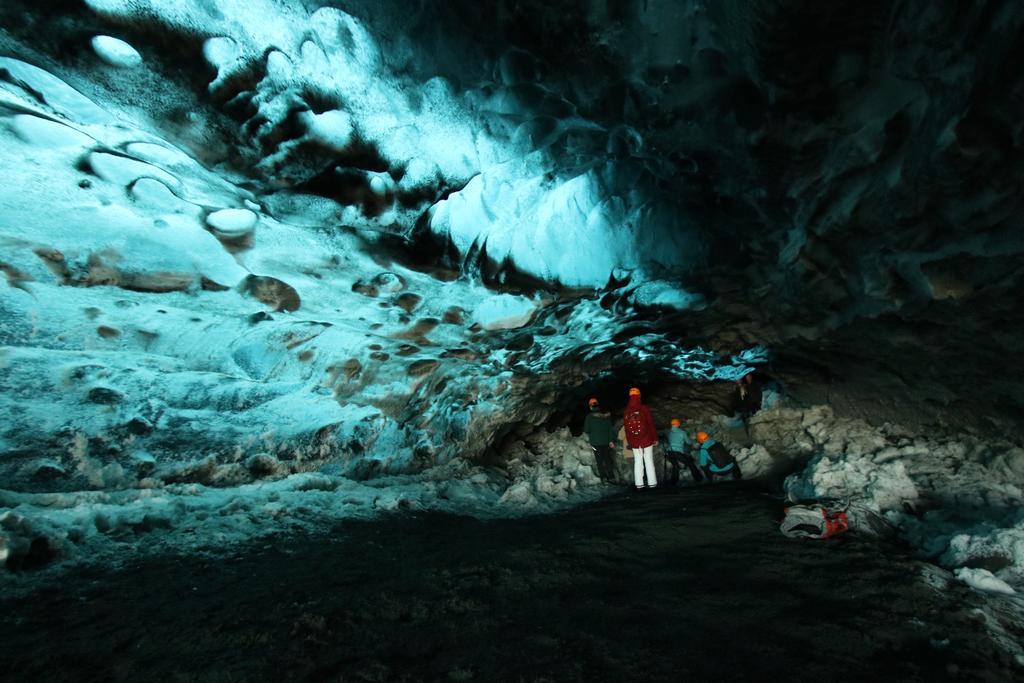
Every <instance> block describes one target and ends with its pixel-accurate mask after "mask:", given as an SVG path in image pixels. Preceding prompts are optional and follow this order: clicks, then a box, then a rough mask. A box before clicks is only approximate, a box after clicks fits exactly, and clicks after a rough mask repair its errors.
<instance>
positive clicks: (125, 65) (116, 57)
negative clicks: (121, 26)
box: [92, 36, 142, 69]
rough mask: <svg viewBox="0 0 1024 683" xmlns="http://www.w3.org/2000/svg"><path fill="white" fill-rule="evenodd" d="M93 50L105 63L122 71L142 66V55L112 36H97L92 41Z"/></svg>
mask: <svg viewBox="0 0 1024 683" xmlns="http://www.w3.org/2000/svg"><path fill="white" fill-rule="evenodd" d="M92 49H93V50H95V51H96V54H97V55H98V56H99V58H100V59H102V60H103V61H104V62H106V63H107V64H109V65H110V66H116V67H119V68H121V69H134V68H135V67H137V66H139V65H140V64H142V55H140V54H139V52H138V51H137V50H136V49H135V48H134V47H132V46H131V45H129V44H128V43H126V42H124V41H123V40H119V39H117V38H112V37H111V36H96V37H95V38H93V39H92Z"/></svg>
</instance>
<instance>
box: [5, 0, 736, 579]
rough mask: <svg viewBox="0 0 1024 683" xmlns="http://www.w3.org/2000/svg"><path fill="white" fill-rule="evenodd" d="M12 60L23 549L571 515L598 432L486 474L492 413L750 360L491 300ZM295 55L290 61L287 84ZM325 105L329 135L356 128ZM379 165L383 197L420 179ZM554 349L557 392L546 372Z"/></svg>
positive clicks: (600, 314)
mask: <svg viewBox="0 0 1024 683" xmlns="http://www.w3.org/2000/svg"><path fill="white" fill-rule="evenodd" d="M109 7H113V5H110V6H109ZM182 11H184V12H188V11H191V10H189V9H188V8H182ZM336 20H337V17H336V18H335V19H332V20H331V21H332V22H333V21H336ZM333 25H335V27H336V24H333ZM239 40H240V39H239ZM346 44H347V43H346ZM359 44H361V43H359V42H358V41H356V43H355V44H353V45H355V47H358V45H359ZM215 45H217V47H216V49H215V48H214V47H209V46H208V50H207V52H208V53H216V55H220V56H223V55H224V54H226V52H225V50H226V48H227V47H229V46H228V45H227V44H225V43H219V44H215ZM364 47H365V48H366V49H367V50H369V49H370V47H368V46H366V45H364ZM351 49H355V48H354V47H353V46H352V45H349V46H348V47H346V48H345V50H346V51H348V52H346V54H350V53H351ZM359 49H362V48H359ZM357 51H358V50H357ZM360 54H362V53H360ZM363 57H364V58H365V59H368V60H369V62H368V63H373V59H372V55H369V54H364V55H363ZM4 64H5V65H6V67H5V68H6V69H7V72H8V73H9V74H14V75H16V76H17V77H16V78H14V79H13V80H12V79H8V80H7V81H4V82H3V83H2V84H0V85H2V94H3V96H4V97H5V98H6V99H7V101H9V102H12V103H14V104H16V105H17V106H16V108H15V109H14V110H13V111H15V112H16V113H13V114H10V115H5V117H4V119H3V122H4V126H3V128H2V129H0V135H2V136H3V140H4V142H5V144H4V145H2V146H0V161H2V163H3V165H4V167H5V168H6V169H9V170H10V172H9V173H8V175H7V177H6V182H5V185H4V187H3V190H2V193H3V194H2V200H3V206H4V210H3V212H2V213H0V242H2V244H3V267H4V270H3V272H4V274H5V276H6V277H5V280H4V283H3V284H2V285H0V287H2V289H0V416H2V427H0V453H2V454H3V455H2V459H0V473H2V479H3V482H4V485H3V489H2V491H0V507H3V508H4V510H5V512H4V517H3V521H2V522H0V539H2V545H3V552H4V553H5V554H6V555H7V556H8V559H10V560H11V562H12V563H13V564H14V565H16V564H17V563H18V562H19V561H20V560H21V558H23V557H24V556H25V555H26V553H29V552H31V547H32V542H33V540H34V539H45V542H46V543H47V544H49V547H50V548H51V550H54V551H55V552H56V553H57V555H58V556H59V557H60V558H63V559H85V558H88V557H90V556H93V555H95V556H97V557H107V556H108V555H106V554H105V553H113V551H114V549H115V548H116V547H117V546H116V543H117V541H118V540H119V539H124V538H131V539H134V540H136V541H138V542H139V544H140V545H141V546H148V545H152V547H153V548H154V549H167V548H171V547H178V546H180V547H185V548H193V547H194V548H199V547H209V546H211V545H213V546H216V545H218V544H221V543H231V542H235V541H239V540H243V539H247V538H252V537H253V536H255V535H258V534H259V533H262V531H261V530H265V529H268V528H270V527H273V528H286V527H287V526H288V525H290V524H292V523H295V524H299V525H312V524H315V523H320V522H325V523H326V521H329V520H330V519H335V518H337V517H339V516H345V515H348V514H370V513H372V512H373V511H380V510H388V509H394V508H399V507H422V508H431V509H447V510H465V511H471V512H474V513H475V514H482V515H484V514H499V513H500V514H505V513H508V514H515V513H516V512H517V511H522V510H535V511H544V510H550V509H554V507H557V506H558V505H562V504H565V503H566V502H568V501H570V500H578V499H586V496H587V495H591V494H589V493H586V492H585V490H589V487H591V485H593V484H594V483H595V478H594V476H593V473H592V471H591V470H590V461H589V460H588V458H591V457H592V456H591V455H590V450H589V449H588V448H586V447H585V446H584V445H581V444H580V443H578V442H575V441H574V442H572V443H571V444H570V445H569V446H560V445H558V444H557V443H556V441H557V439H554V438H552V440H551V441H550V442H544V443H535V444H533V445H531V447H530V448H528V449H523V450H522V452H521V453H519V454H518V455H513V456H510V459H509V463H510V464H509V466H508V468H507V469H506V470H503V471H498V472H494V471H489V470H484V469H481V468H480V466H479V465H477V464H474V463H476V462H477V459H478V458H479V457H480V456H481V455H482V454H484V453H485V452H487V449H488V448H489V447H491V445H492V440H494V439H495V434H496V433H498V432H499V431H501V432H502V433H505V432H507V431H508V429H509V427H510V425H517V424H518V425H526V427H527V429H526V432H531V431H533V430H534V429H536V427H535V425H540V424H542V423H543V422H544V421H545V420H546V419H547V418H548V416H549V415H550V413H551V411H552V409H553V406H554V405H558V404H563V403H566V402H571V401H573V400H574V397H573V395H572V392H573V391H575V389H574V387H576V386H578V385H580V384H581V383H583V382H584V381H586V379H587V378H588V377H589V376H599V375H601V374H602V373H605V372H607V371H608V370H609V368H611V367H615V366H617V365H619V364H623V363H627V364H629V363H643V364H645V365H647V366H650V367H657V366H658V365H659V364H660V365H662V366H664V371H665V372H668V373H672V374H674V375H675V376H678V377H700V378H702V379H707V378H714V377H717V376H726V375H730V374H732V373H735V372H737V371H738V368H739V367H740V365H741V364H737V363H736V362H735V361H734V360H733V359H731V358H729V357H727V356H720V355H718V354H714V353H711V352H707V351H703V350H700V349H690V348H686V347H682V346H679V345H673V344H669V345H667V346H666V345H664V344H660V345H659V346H658V349H659V351H658V353H651V352H649V351H644V355H643V357H640V356H638V355H637V352H636V349H633V348H624V347H623V346H622V345H621V344H617V343H616V342H615V341H614V337H615V334H616V333H617V332H618V331H619V330H621V329H622V327H623V325H624V323H623V322H622V321H621V320H620V319H619V318H618V317H617V316H616V314H615V313H613V312H612V311H609V310H608V309H607V308H605V307H603V306H601V305H600V302H599V299H598V297H597V296H596V295H595V296H589V297H582V298H580V297H579V296H578V295H573V296H571V297H563V296H562V295H560V294H558V293H551V292H548V293H538V294H537V295H535V296H533V297H527V296H519V295H513V294H496V293H495V292H494V291H493V290H489V289H487V288H485V287H483V286H482V285H481V284H479V283H478V282H476V281H474V280H473V279H472V278H469V277H463V278H460V279H456V280H451V279H450V278H437V277H434V276H433V275H431V274H429V273H424V272H420V271H417V270H413V269H411V268H408V267H406V266H403V265H402V264H401V263H400V262H392V261H391V260H390V259H388V258H387V257H386V256H383V254H384V253H385V252H384V250H383V249H380V248H378V245H377V243H376V242H375V234H376V233H374V232H369V233H360V232H357V231H352V230H344V231H342V230H337V229H335V228H336V225H335V224H334V223H333V222H331V220H329V219H325V218H324V217H325V216H329V215H330V210H328V211H327V212H325V213H324V214H318V213H316V211H318V210H319V208H317V207H319V206H320V205H319V204H317V200H316V199H312V198H311V199H295V200H294V201H292V200H289V201H292V203H291V206H292V210H291V211H290V212H286V213H285V214H284V215H283V216H279V215H276V214H275V213H274V212H273V211H271V210H268V209H267V208H266V207H268V206H271V205H275V204H274V201H273V200H272V198H270V197H269V196H268V194H265V193H266V192H269V193H271V194H274V193H276V190H274V189H273V188H271V189H269V190H268V189H264V190H263V191H261V192H257V191H253V190H252V189H249V188H251V187H252V185H251V184H246V185H245V186H243V183H242V181H241V179H240V178H238V177H237V176H235V175H233V174H232V173H230V172H227V171H224V170H223V169H213V168H210V167H208V166H207V165H205V164H204V163H203V162H202V161H201V160H200V159H199V158H197V156H196V154H197V152H196V151H195V150H194V149H192V148H189V147H182V146H179V145H178V144H176V141H175V140H174V139H172V138H170V136H169V134H168V132H167V131H164V130H161V129H159V128H157V127H155V126H154V125H153V122H152V121H150V120H149V119H147V118H146V117H144V116H139V115H138V112H137V111H135V110H133V109H131V108H122V109H117V108H116V107H114V111H109V112H108V111H106V110H105V109H104V108H102V107H100V106H98V105H94V104H93V103H92V102H91V101H90V100H89V99H88V98H86V97H85V96H84V95H81V94H80V93H78V92H77V91H75V90H74V89H72V88H71V87H70V86H68V85H66V84H65V83H63V82H62V81H60V80H59V79H56V78H55V77H53V76H52V75H50V74H47V73H46V72H44V71H41V70H39V69H36V68H35V67H30V66H28V65H27V64H23V63H20V62H17V61H15V60H6V61H5V62H4ZM350 66H351V65H350ZM140 68H145V65H143V66H142V67H140ZM290 68H291V67H290V66H289V62H288V60H285V59H284V58H283V57H281V58H276V61H274V63H273V68H272V71H273V72H274V74H278V76H280V78H282V79H285V80H284V81H281V83H291V81H289V80H287V78H286V77H285V76H284V75H281V74H283V73H285V72H287V71H288V70H289V69H290ZM352 68H355V67H352ZM278 72H280V73H278ZM119 73H120V72H119ZM270 76H273V74H270ZM270 76H268V77H270ZM368 77H369V76H367V78H368ZM289 78H290V77H289ZM437 92H438V93H439V94H438V95H437V96H438V97H442V96H443V97H444V98H450V97H451V94H450V93H448V94H445V92H446V91H445V90H444V89H443V88H441V89H439V90H437ZM362 95H365V96H369V95H372V93H366V92H364V93H362ZM271 99H273V98H271ZM269 102H270V100H268V104H267V106H268V107H271V106H272V105H271V104H270V103H269ZM105 106H111V107H113V105H111V104H110V103H105ZM434 115H435V114H430V116H434ZM321 116H322V117H323V118H322V119H319V120H318V121H317V122H316V126H314V129H315V130H314V132H316V131H318V132H317V135H320V136H321V137H323V136H324V135H326V132H325V130H326V129H324V128H323V127H324V126H326V127H329V128H330V129H331V130H333V131H335V132H344V131H343V129H344V127H345V125H347V124H346V119H345V118H344V117H340V116H327V115H326V114H324V115H321ZM410 116H418V114H417V115H413V114H410ZM437 116H441V115H440V114H437ZM115 121H116V122H117V123H114V122H115ZM444 121H445V123H444V125H448V123H450V121H449V120H448V119H447V118H445V119H444ZM436 123H437V125H441V124H442V122H441V120H440V119H438V120H437V121H436ZM395 125H398V124H397V123H396V124H395ZM455 125H459V124H458V123H457V121H456V124H455ZM317 126H319V127H320V128H317ZM361 130H363V134H366V131H365V129H361ZM388 130H391V129H389V128H386V127H385V128H382V129H381V131H382V132H381V135H382V136H384V137H387V135H386V131H388ZM432 134H433V133H432ZM381 140H383V138H381ZM335 142H337V143H338V144H341V143H342V142H343V141H342V140H341V138H336V139H335ZM414 148H415V149H418V147H417V146H416V145H412V146H411V147H409V148H408V149H409V150H413V149H414ZM448 151H451V150H450V149H449V150H448ZM417 153H418V152H417ZM442 160H443V158H442ZM460 163H461V162H460ZM432 172H433V171H424V173H428V174H429V173H432ZM360 177H362V178H363V179H364V180H365V182H366V187H367V189H368V191H370V192H371V193H372V194H373V195H374V196H376V197H389V196H390V195H391V193H393V192H395V191H396V190H395V188H396V184H395V183H396V182H398V184H399V185H400V184H401V182H402V181H396V180H395V179H394V178H393V177H392V176H391V175H389V174H387V173H382V172H377V171H366V172H365V174H364V175H363V176H360ZM321 199H322V198H321ZM324 201H328V200H324ZM296 219H298V220H296ZM366 220H367V221H369V220H371V219H370V218H366ZM372 220H375V221H377V223H378V226H379V222H380V221H381V220H383V218H374V219H372ZM541 332H543V334H541ZM584 358H587V359H589V360H588V362H587V365H586V368H585V369H584V368H583V367H582V366H580V364H579V362H580V360H582V359H584ZM687 359H688V360H689V361H690V363H689V365H687V363H686V362H682V363H681V362H680V361H681V360H687ZM568 367H575V368H576V370H574V371H573V372H571V373H570V372H567V370H566V368H568ZM554 368H560V372H559V373H558V375H557V377H558V382H559V388H560V391H559V395H554V396H553V395H552V394H551V391H550V386H549V383H546V382H544V381H540V382H538V381H536V378H538V377H555V376H556V375H555V374H553V369H554ZM559 438H563V440H564V435H563V437H559ZM545 458H549V460H545ZM594 490H595V491H599V490H600V489H594ZM12 558H13V559H12Z"/></svg>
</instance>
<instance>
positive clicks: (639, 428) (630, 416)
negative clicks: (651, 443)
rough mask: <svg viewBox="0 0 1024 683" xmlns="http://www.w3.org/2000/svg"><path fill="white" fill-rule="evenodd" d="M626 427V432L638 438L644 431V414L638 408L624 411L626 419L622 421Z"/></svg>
mask: <svg viewBox="0 0 1024 683" xmlns="http://www.w3.org/2000/svg"><path fill="white" fill-rule="evenodd" d="M623 424H624V425H625V427H626V434H627V435H629V436H632V437H634V438H636V439H639V438H640V436H641V435H642V434H643V433H644V414H643V413H642V412H640V411H639V410H634V411H633V412H631V413H626V419H625V420H624V421H623Z"/></svg>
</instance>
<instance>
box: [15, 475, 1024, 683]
mask: <svg viewBox="0 0 1024 683" xmlns="http://www.w3.org/2000/svg"><path fill="white" fill-rule="evenodd" d="M780 510H781V505H780V503H779V501H778V500H777V499H776V498H774V497H772V496H770V495H766V494H765V493H764V492H763V491H762V489H761V488H759V487H758V486H757V485H756V484H752V483H747V482H744V483H739V484H736V483H725V484H721V485H716V486H714V487H702V488H679V489H671V490H663V491H661V492H657V493H646V494H637V493H634V492H628V493H626V492H624V493H622V494H615V495H612V496H610V497H608V498H605V499H603V500H600V501H598V502H595V503H591V504H587V505H585V506H581V507H579V508H576V509H573V510H571V511H568V512H565V513H562V514H557V515H549V516H533V517H527V518H520V519H511V520H496V521H495V520H492V521H479V520H475V519H472V518H468V517H459V516H451V515H442V514H434V513H398V514H394V515H390V516H386V517H384V518H382V519H379V520H375V521H354V520H353V521H345V522H342V523H341V524H340V525H339V526H337V527H336V528H335V529H334V530H333V532H332V533H331V534H330V535H327V536H324V535H306V536H300V537H288V538H284V537H279V538H277V539H270V540H264V541H263V542H262V544H261V545H258V546H253V547H251V548H249V549H248V550H245V551H242V552H238V553H237V554H230V555H227V556H225V557H224V558H222V559H220V560H209V559H190V558H188V557H182V556H170V557H164V558H160V559H150V560H145V561H143V562H141V563H139V564H136V565H133V566H129V567H128V568H126V569H124V570H119V571H109V570H101V569H94V570H90V571H82V570H79V571H78V572H77V573H75V574H73V575H68V576H66V577H65V579H64V580H62V581H61V582H59V584H54V585H51V586H50V587H48V588H40V589H37V590H36V591H34V592H31V593H27V594H23V595H20V596H18V597H10V596H8V597H7V598H0V678H3V679H4V680H9V681H13V680H33V681H35V680H197V681H227V680H256V679H263V680H269V679H274V680H281V679H288V680H311V681H318V680H338V681H406V680H409V681H414V680H456V681H457V680H488V681H494V680H511V681H567V680H587V681H595V680H609V681H611V680H619V681H621V680H633V679H637V678H641V679H644V680H687V679H698V680H746V679H753V678H754V677H758V678H767V677H773V676H778V677H785V679H786V680H794V681H799V680H808V681H810V680H822V679H826V678H827V679H834V680H867V679H869V678H874V679H882V680H903V681H908V680H922V681H924V680H927V681H935V680H944V679H956V680H992V681H996V680H1010V679H1011V678H1013V677H1014V676H1015V675H1019V673H1020V671H1019V669H1015V667H1017V666H1019V665H1018V664H1016V663H1015V661H1014V658H1013V657H1012V655H1010V654H1007V653H1006V649H1005V648H1004V647H1001V646H1000V645H999V644H998V643H997V642H996V640H995V639H993V637H992V633H993V624H994V622H993V620H995V622H998V624H999V626H998V627H997V629H996V630H999V631H1000V633H1001V635H1002V637H1003V638H1005V639H1010V640H1019V639H1020V638H1021V637H1024V628H1022V626H1021V624H1020V622H1017V621H1015V620H1014V619H1012V618H1010V617H1009V616H1008V614H1009V611H1008V610H1009V608H1010V606H1011V605H1010V604H1009V603H1005V602H1003V603H1000V601H1001V600H1006V599H1004V598H984V597H982V596H981V595H980V594H978V593H975V592H973V591H971V590H970V589H969V588H967V587H965V586H963V585H960V584H956V583H952V582H948V581H947V580H946V579H945V578H943V574H944V572H943V570H940V569H938V568H936V567H934V566H932V565H928V564H925V563H923V562H920V561H918V560H915V559H912V558H911V557H910V556H909V555H908V554H907V553H906V552H905V551H904V550H903V549H902V548H901V547H899V546H896V545H890V544H880V543H879V542H877V541H874V540H870V541H869V540H864V539H858V538H855V537H846V538H842V539H838V540H832V541H826V542H815V541H794V540H790V539H786V538H784V537H783V536H782V535H781V534H779V533H778V531H777V527H776V521H777V519H778V517H779V516H780ZM1000 604H1002V608H1000ZM1000 609H1003V610H1004V614H1003V617H1000V616H999V611H1000Z"/></svg>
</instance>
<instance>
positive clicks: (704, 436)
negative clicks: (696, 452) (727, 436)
mask: <svg viewBox="0 0 1024 683" xmlns="http://www.w3.org/2000/svg"><path fill="white" fill-rule="evenodd" d="M710 438H711V437H710V436H708V433H707V432H697V443H704V442H705V441H707V440H708V439H710Z"/></svg>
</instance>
